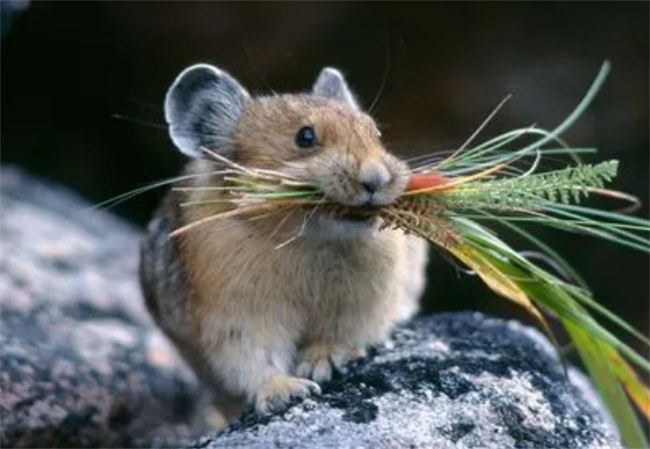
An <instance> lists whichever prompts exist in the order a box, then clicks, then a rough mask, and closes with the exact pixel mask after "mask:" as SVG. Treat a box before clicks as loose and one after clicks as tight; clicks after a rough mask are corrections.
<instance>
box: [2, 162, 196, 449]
mask: <svg viewBox="0 0 650 449" xmlns="http://www.w3.org/2000/svg"><path fill="white" fill-rule="evenodd" d="M0 174H1V178H0V180H1V181H0V182H1V199H2V217H1V222H0V232H1V233H2V253H1V257H0V291H1V294H2V301H1V302H0V317H1V320H2V321H1V327H0V348H2V349H1V351H2V352H1V361H2V371H1V372H0V387H1V389H0V412H1V413H2V416H1V419H2V427H1V431H0V446H2V447H15V446H21V447H25V446H30V447H61V446H68V447H69V446H73V447H78V446H103V447H106V446H128V445H149V444H152V442H157V443H159V444H173V445H178V444H182V443H185V442H187V441H189V438H191V437H192V436H194V434H193V433H191V432H190V426H189V423H188V422H187V419H188V416H189V410H191V407H192V405H193V404H192V403H193V394H194V392H195V388H196V385H195V381H194V380H193V377H192V375H191V374H190V373H189V372H188V371H187V369H186V368H185V367H184V365H183V364H182V363H181V362H180V361H179V358H178V356H177V354H176V353H175V352H174V350H173V348H172V347H171V346H170V344H169V343H168V342H167V341H166V340H165V338H164V337H163V336H162V334H161V333H160V332H159V331H158V330H157V328H155V327H154V325H153V323H152V322H151V320H150V319H149V317H148V314H147V313H146V311H145V309H144V307H143V304H142V300H141V294H140V291H139V287H138V284H137V277H136V263H137V246H138V238H139V235H138V231H137V230H136V229H134V228H132V227H130V226H128V225H127V224H125V223H124V222H122V221H120V220H118V219H116V218H114V217H112V216H111V215H109V214H108V213H103V212H97V211H84V209H86V208H87V207H88V204H87V203H86V202H84V201H82V200H80V199H79V198H77V197H76V196H74V195H72V194H70V193H69V192H67V191H64V190H62V189H57V188H54V187H51V186H48V185H45V184H43V183H40V182H36V181H35V180H33V179H30V178H27V177H26V176H24V175H22V174H21V173H20V172H18V171H16V170H10V169H3V170H2V172H1V173H0Z"/></svg>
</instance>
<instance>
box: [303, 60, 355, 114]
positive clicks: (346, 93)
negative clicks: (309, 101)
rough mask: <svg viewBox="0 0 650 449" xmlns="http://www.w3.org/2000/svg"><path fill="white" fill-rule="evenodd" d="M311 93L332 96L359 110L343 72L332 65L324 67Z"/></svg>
mask: <svg viewBox="0 0 650 449" xmlns="http://www.w3.org/2000/svg"><path fill="white" fill-rule="evenodd" d="M312 93H313V94H314V95H317V96H319V97H326V98H333V99H336V100H340V101H342V102H344V103H346V104H347V105H348V106H350V107H351V108H353V109H356V110H359V104H358V103H357V100H356V99H355V97H354V94H353V93H352V91H351V90H350V87H349V86H348V83H347V82H346V81H345V78H344V77H343V74H342V73H341V72H339V71H338V70H336V69H335V68H332V67H325V68H324V69H323V70H321V72H320V75H318V78H317V79H316V82H315V83H314V87H313V89H312Z"/></svg>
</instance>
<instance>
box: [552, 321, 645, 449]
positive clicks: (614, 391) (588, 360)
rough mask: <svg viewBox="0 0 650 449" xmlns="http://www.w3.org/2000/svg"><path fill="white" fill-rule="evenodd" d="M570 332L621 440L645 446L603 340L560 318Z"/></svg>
mask: <svg viewBox="0 0 650 449" xmlns="http://www.w3.org/2000/svg"><path fill="white" fill-rule="evenodd" d="M562 323H563V324H564V326H565V328H566V330H567V332H568V333H569V335H570V336H571V339H572V340H573V342H574V344H575V347H576V349H577V350H578V353H579V354H580V358H581V359H582V361H583V362H584V364H585V367H586V368H587V371H588V372H589V375H590V376H591V379H592V380H593V382H594V383H595V384H596V387H597V388H598V391H599V392H600V394H601V397H602V398H603V400H604V402H605V404H607V408H608V409H609V413H610V415H611V416H612V418H613V419H614V421H616V424H617V426H618V430H619V432H620V434H621V437H622V438H623V442H624V444H625V445H626V446H627V447H629V448H647V447H648V440H647V439H646V435H645V433H644V432H643V429H642V428H641V424H640V423H639V420H638V418H637V416H636V414H635V412H634V410H633V408H632V405H631V404H630V400H629V399H628V397H627V396H626V394H625V392H624V391H623V388H622V387H621V384H620V383H619V382H618V379H617V377H616V375H615V374H614V372H613V371H612V369H611V366H610V364H609V363H608V360H607V359H606V358H604V357H603V352H604V351H603V349H602V345H603V343H602V342H600V341H598V340H597V339H594V338H593V337H591V336H590V335H589V334H588V333H587V332H585V331H584V330H583V329H581V328H580V327H579V326H576V325H575V324H573V323H571V322H570V321H563V322H562Z"/></svg>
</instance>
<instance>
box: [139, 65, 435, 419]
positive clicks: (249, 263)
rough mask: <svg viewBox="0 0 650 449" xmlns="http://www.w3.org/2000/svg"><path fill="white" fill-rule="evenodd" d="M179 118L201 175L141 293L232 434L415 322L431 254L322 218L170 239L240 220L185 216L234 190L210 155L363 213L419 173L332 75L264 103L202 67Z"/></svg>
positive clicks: (149, 238)
mask: <svg viewBox="0 0 650 449" xmlns="http://www.w3.org/2000/svg"><path fill="white" fill-rule="evenodd" d="M165 118H166V121H167V123H168V125H169V134H170V136H171V139H172V141H173V143H174V144H175V145H176V147H178V149H179V150H180V151H181V152H182V153H184V154H185V155H187V156H189V158H190V161H189V162H188V163H187V166H186V167H185V170H184V172H183V176H182V178H183V180H182V181H180V185H182V186H183V187H185V189H171V190H170V191H169V192H168V193H167V194H166V196H165V197H164V199H163V201H162V205H161V207H160V208H159V209H158V210H157V212H156V213H155V215H154V217H153V219H152V220H151V222H150V224H149V226H148V228H147V231H146V235H145V237H144V239H143V242H142V246H141V259H140V279H141V285H142V289H143V292H144V297H145V301H146V304H147V307H148V309H149V311H150V313H151V315H152V316H153V318H154V319H155V321H156V322H157V323H158V325H159V326H160V327H161V328H162V329H163V331H164V332H165V333H166V334H167V336H168V337H169V338H170V339H171V340H172V341H173V342H174V343H175V345H176V346H177V348H178V350H179V352H180V353H181V354H182V356H183V357H184V358H185V359H186V360H187V362H188V364H189V365H190V366H191V367H192V368H193V370H194V371H195V373H196V375H197V377H198V378H199V379H200V381H202V382H203V383H204V384H205V385H206V386H207V387H208V389H209V391H210V392H211V394H213V397H214V399H213V401H214V404H215V406H216V407H217V409H218V410H219V411H221V412H222V413H223V414H224V415H225V416H226V417H228V419H232V418H235V417H237V416H238V415H239V414H240V413H241V411H242V410H244V409H245V408H246V407H250V406H252V407H254V409H255V410H256V411H257V412H259V413H267V412H269V411H272V410H276V409H281V408H283V407H286V405H287V403H288V402H289V401H290V400H291V399H292V398H304V397H306V396H308V395H310V394H317V393H319V392H320V387H319V383H322V382H324V381H327V380H328V379H330V378H331V376H332V374H333V373H334V372H335V371H336V370H340V369H342V368H343V367H344V365H345V363H346V362H348V361H350V360H353V359H355V358H358V357H362V356H363V355H364V354H365V349H366V348H367V347H368V346H369V345H373V344H378V343H381V342H382V341H384V340H385V339H386V338H387V337H388V335H389V333H390V331H391V330H392V329H393V328H394V326H395V325H396V324H397V323H399V322H400V321H404V320H406V319H408V318H409V317H411V316H412V315H413V314H414V313H416V311H417V309H418V301H419V296H420V295H421V293H422V290H423V287H424V283H425V265H426V263H427V245H426V243H425V242H424V241H423V240H421V239H419V238H418V237H415V236H412V235H406V234H404V233H403V232H402V231H398V230H393V229H381V230H379V226H380V224H381V223H380V218H379V217H377V216H370V217H369V216H367V215H364V216H359V215H358V214H357V215H354V214H350V215H344V216H339V215H337V216H333V215H331V214H328V213H327V212H326V211H319V210H318V209H317V208H316V209H313V210H311V211H301V210H297V211H293V212H292V213H283V214H278V215H273V214H271V215H269V216H268V217H261V218H259V217H258V218H257V219H255V220H251V219H247V218H246V217H240V216H238V217H232V218H224V219H222V220H217V221H214V222H210V223H205V224H203V225H201V226H197V227H195V228H193V229H192V230H191V231H189V232H186V233H183V234H181V235H178V236H174V237H170V233H171V232H172V231H174V229H177V228H179V227H181V226H183V225H185V224H188V223H192V222H195V221H196V220H200V219H201V218H204V217H208V216H210V215H212V214H214V213H215V212H219V211H220V210H223V208H224V207H227V206H226V205H224V204H222V203H218V202H215V203H213V204H212V203H211V204H207V205H203V206H201V207H181V203H186V202H192V201H200V200H201V199H204V198H207V197H208V196H207V195H208V194H209V198H214V197H215V195H218V191H217V193H215V191H216V189H212V190H210V187H214V186H218V185H220V183H222V182H223V179H222V177H221V176H219V174H218V171H219V169H220V168H223V167H222V166H221V165H220V163H219V162H218V161H216V160H212V159H210V158H209V157H206V154H205V152H204V151H202V149H203V148H207V149H209V150H210V151H212V152H215V153H218V154H219V155H222V156H224V157H226V158H228V159H230V160H232V161H235V162H236V163H238V164H240V165H243V166H248V167H256V168H265V169H273V170H276V171H280V172H286V173H291V174H293V175H298V176H300V177H301V178H303V179H308V180H309V181H310V183H313V185H314V186H316V187H317V188H318V189H319V190H320V191H322V192H323V193H324V194H325V195H326V196H327V197H328V198H329V199H330V200H332V201H334V202H336V203H338V204H341V205H344V206H347V207H349V208H350V209H351V210H354V208H355V207H367V206H374V207H380V206H384V205H389V204H391V203H392V202H393V201H394V200H395V199H396V198H397V197H398V196H399V195H400V194H401V193H402V192H403V190H404V188H405V186H406V184H407V180H408V177H409V174H410V171H409V169H408V166H407V165H406V164H405V163H404V162H403V161H401V160H399V159H398V158H396V157H395V156H394V155H392V154H391V153H389V152H388V151H387V150H386V148H385V147H384V145H383V144H382V141H381V134H380V132H379V130H378V128H377V124H376V123H375V121H374V120H373V119H372V118H371V117H370V116H369V115H367V114H366V113H364V112H363V111H362V110H361V108H360V107H359V104H358V102H357V100H356V97H355V95H354V94H353V93H352V91H351V90H350V88H349V86H348V84H347V82H346V81H345V79H344V77H343V75H342V74H341V73H340V72H339V71H338V70H336V69H333V68H329V67H328V68H324V69H323V70H322V71H321V73H320V75H319V76H318V77H317V79H316V82H315V84H314V85H313V88H312V90H311V92H309V93H300V94H283V95H271V96H258V97H253V96H251V95H250V94H249V93H248V92H247V90H246V89H244V87H242V86H241V85H240V83H239V82H238V81H236V80H235V79H234V78H233V77H232V76H231V75H229V74H228V73H227V72H225V71H223V70H220V69H218V68H216V67H213V66H210V65H206V64H198V65H194V66H191V67H189V68H187V69H185V70H184V71H183V72H182V73H181V74H180V75H179V76H178V77H177V78H176V80H175V81H174V82H173V84H172V86H171V87H170V88H169V90H168V92H167V95H166V98H165ZM215 172H217V173H215ZM291 236H294V237H296V236H297V238H293V239H291ZM288 239H289V240H288ZM287 241H289V243H287V244H283V242H285V243H286V242H287Z"/></svg>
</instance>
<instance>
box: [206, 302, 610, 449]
mask: <svg viewBox="0 0 650 449" xmlns="http://www.w3.org/2000/svg"><path fill="white" fill-rule="evenodd" d="M569 379H571V380H570V381H568V380H567V379H566V377H565V375H564V372H563V370H562V368H561V366H560V365H559V364H558V363H557V361H556V359H555V357H554V355H553V348H552V347H551V346H550V344H549V343H548V342H547V340H546V339H545V338H544V337H542V336H541V335H540V334H539V333H538V332H537V331H534V330H532V329H530V328H526V327H524V326H521V325H520V324H517V323H515V322H505V321H503V320H498V319H491V318H487V317H485V316H484V315H482V314H479V313H454V314H441V315H436V316H433V317H430V318H422V319H418V320H415V321H414V322H413V323H411V324H410V325H407V326H405V327H402V328H401V329H398V330H397V331H396V332H395V333H394V335H393V338H392V340H391V341H390V342H389V343H388V345H386V346H384V347H380V348H377V349H376V350H375V351H373V354H371V355H370V357H369V359H368V360H365V361H363V362H360V363H358V364H355V365H353V366H351V367H350V369H349V372H348V373H347V374H346V375H344V376H340V377H339V378H338V379H335V380H333V381H332V382H330V383H328V384H326V385H324V386H323V394H322V395H321V396H320V397H315V398H312V399H309V400H307V401H305V402H303V403H301V404H296V405H295V406H294V407H292V408H290V409H289V410H288V411H286V412H285V413H284V414H282V415H280V416H274V417H271V418H268V419H265V420H259V419H256V418H255V417H253V416H249V417H246V418H244V419H243V420H242V422H241V423H239V424H237V425H233V426H232V427H231V428H229V429H227V430H226V431H224V432H222V433H220V434H219V435H218V436H216V437H210V438H204V439H202V440H200V441H199V443H198V444H197V445H196V447H201V448H209V449H217V448H219V449H221V448H234V447H242V448H244V447H245V448H251V449H257V448H259V449H262V448H269V447H274V448H294V447H318V448H368V449H372V448H412V449H414V448H423V449H424V448H429V449H430V448H436V449H445V448H479V447H480V448H487V447H489V448H498V449H505V448H611V447H620V443H618V441H617V439H616V436H615V435H614V433H613V431H612V428H611V427H610V426H609V425H608V424H606V419H607V418H606V417H604V416H603V414H602V410H601V409H600V407H599V406H598V403H597V402H595V401H594V396H593V392H592V391H591V387H590V386H589V384H588V383H587V382H586V380H585V379H584V378H583V376H582V375H581V374H579V373H578V372H577V371H573V370H571V371H570V372H569Z"/></svg>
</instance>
